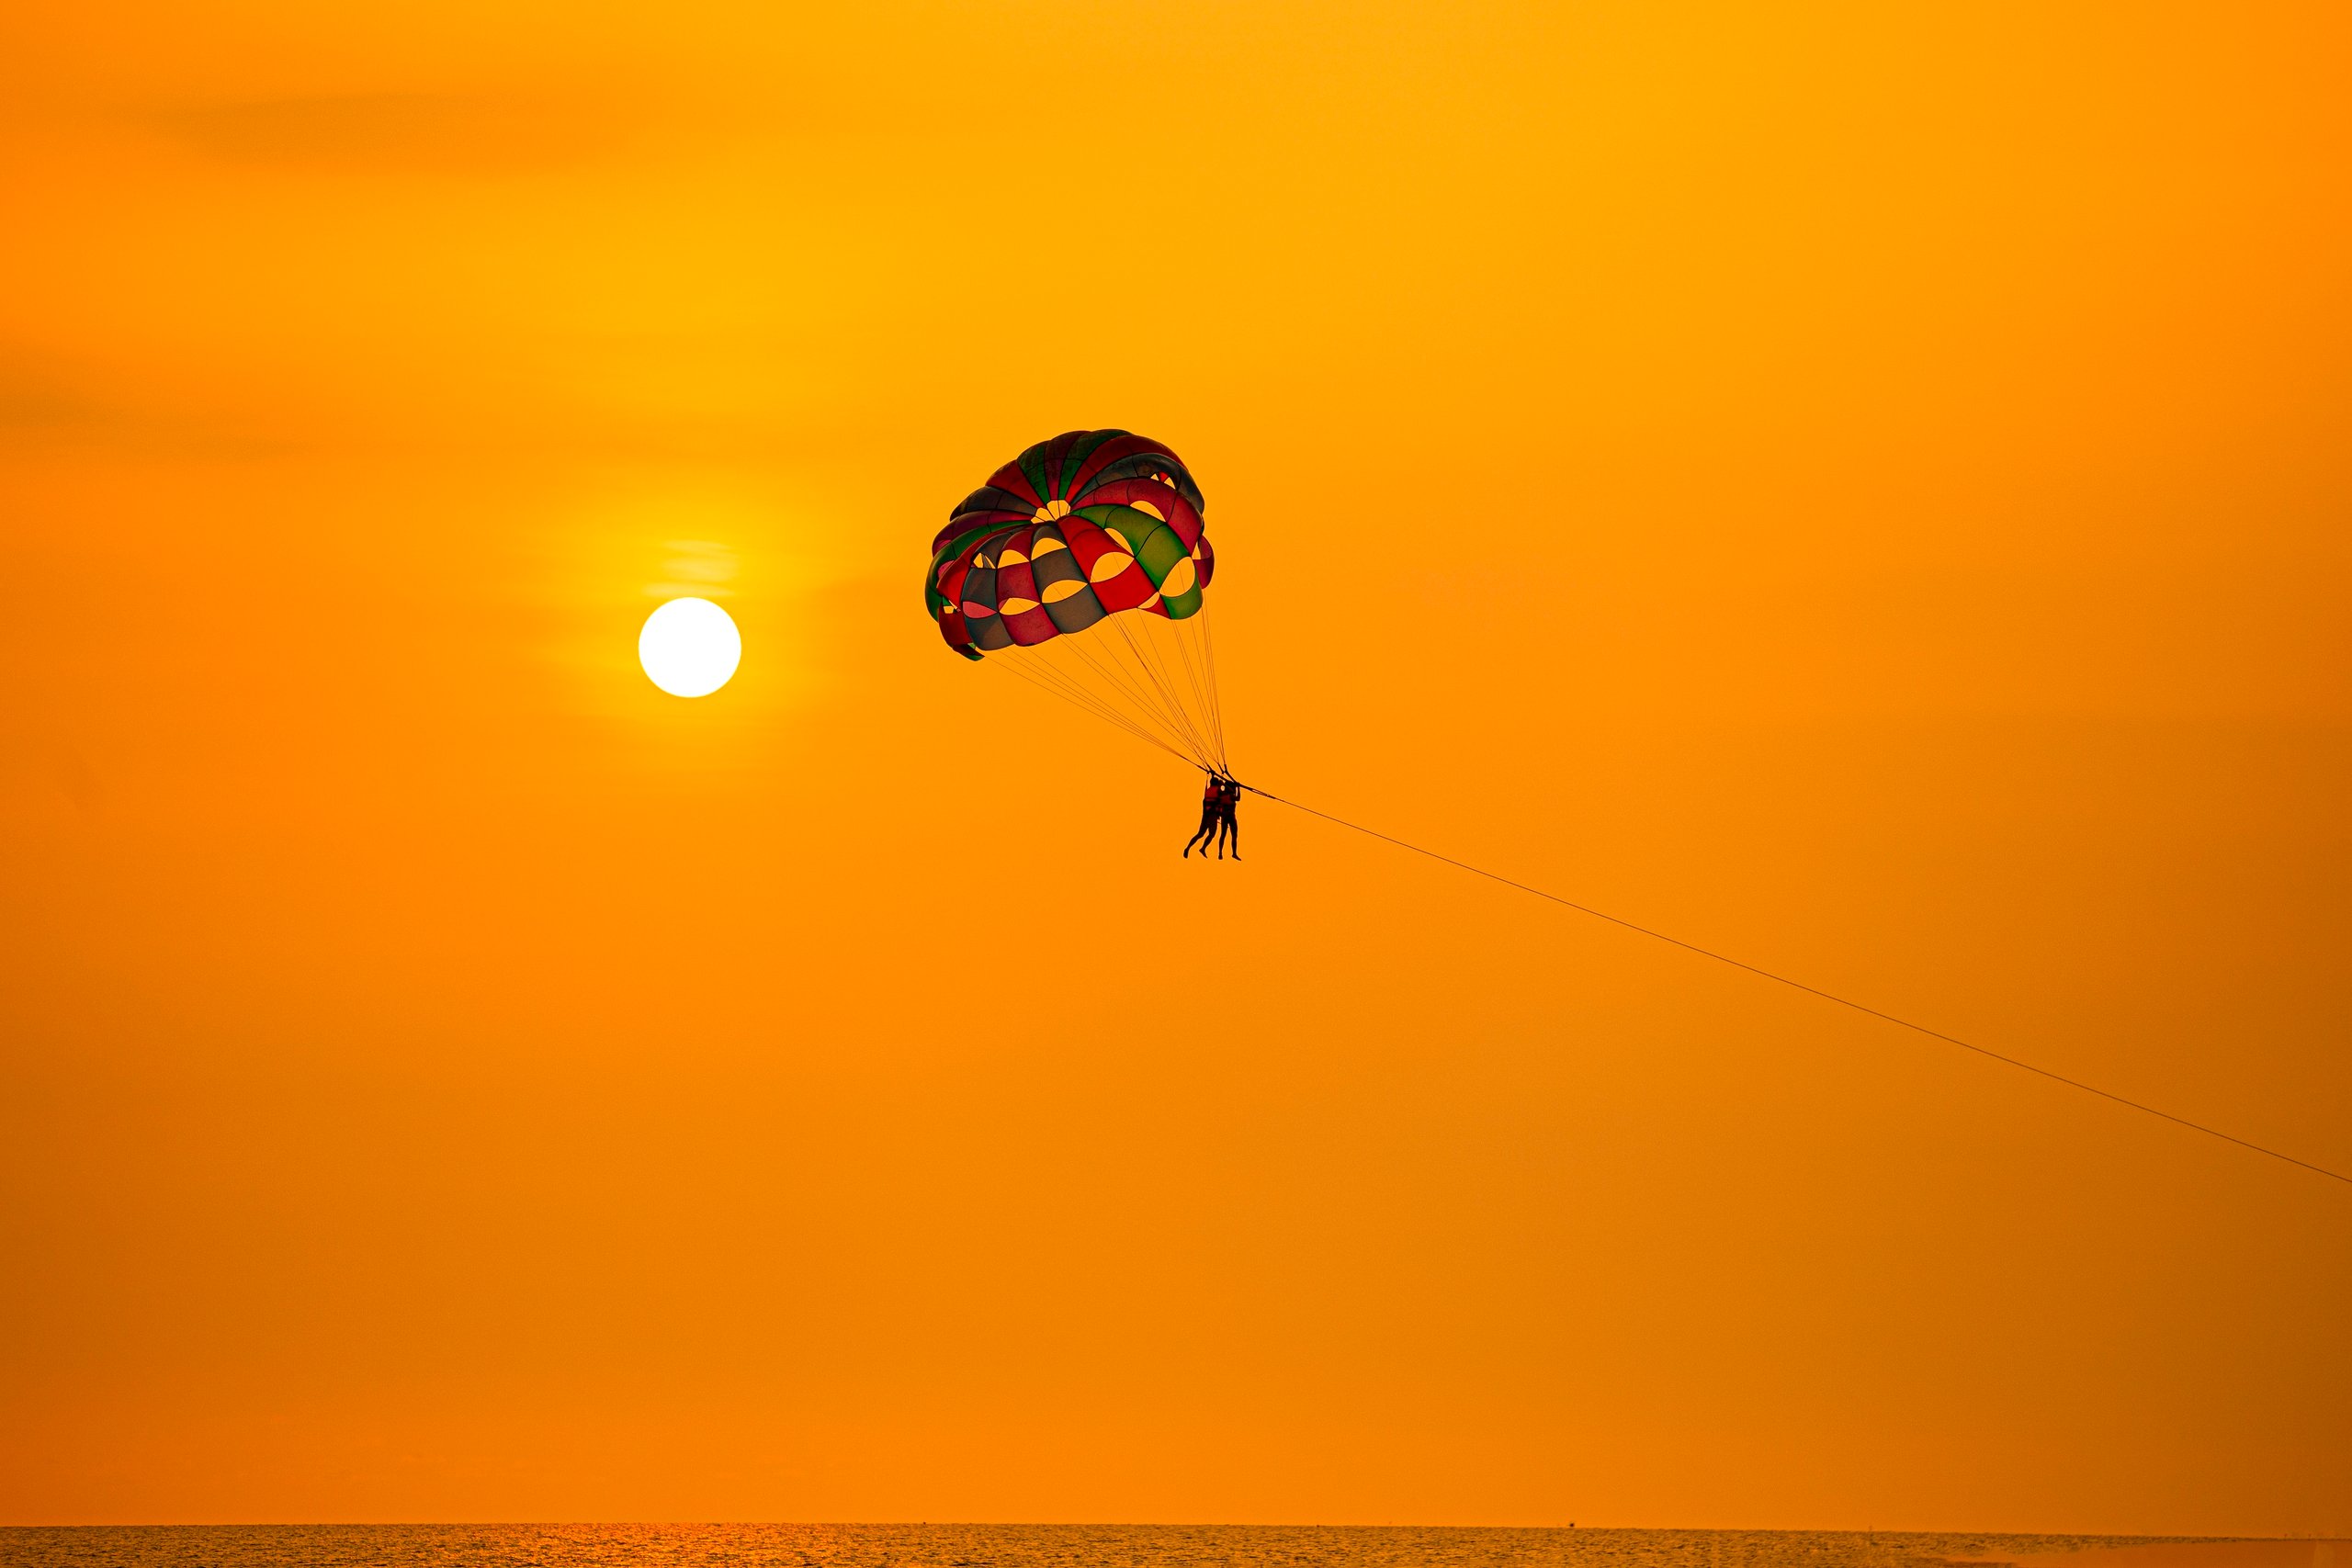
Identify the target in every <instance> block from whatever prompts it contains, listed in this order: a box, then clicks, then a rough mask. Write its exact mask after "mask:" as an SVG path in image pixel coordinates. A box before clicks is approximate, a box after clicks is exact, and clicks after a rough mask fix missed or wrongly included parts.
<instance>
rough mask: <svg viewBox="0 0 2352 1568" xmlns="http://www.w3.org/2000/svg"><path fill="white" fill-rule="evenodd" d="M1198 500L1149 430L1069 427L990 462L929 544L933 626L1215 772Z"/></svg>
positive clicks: (1209, 573)
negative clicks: (1002, 461)
mask: <svg viewBox="0 0 2352 1568" xmlns="http://www.w3.org/2000/svg"><path fill="white" fill-rule="evenodd" d="M1206 507H1207V503H1206V502H1205V501H1204V500H1203V498H1202V495H1201V488H1200V486H1199V485H1198V484H1196V483H1194V482H1193V476H1192V474H1191V472H1190V471H1189V470H1188V469H1187V468H1185V467H1184V463H1183V460H1182V458H1180V457H1177V456H1176V454H1175V453H1174V452H1173V451H1171V450H1170V449H1169V448H1168V447H1167V446H1162V445H1161V444H1160V443H1159V442H1157V441H1154V440H1151V439H1150V438H1149V437H1148V436H1142V435H1134V434H1129V433H1127V432H1126V431H1124V430H1073V431H1069V432H1068V433H1067V434H1061V435H1057V436H1055V437H1054V438H1053V439H1052V440H1050V441H1041V442H1039V443H1038V444H1037V445H1036V446H1032V447H1030V448H1029V449H1028V450H1027V451H1025V452H1023V453H1022V454H1021V456H1020V457H1015V458H1014V459H1013V460H1012V462H1010V463H1007V464H1006V465H1005V466H1004V467H1003V468H999V469H998V470H997V471H996V472H995V473H994V474H993V475H992V476H990V477H989V482H988V483H987V484H985V485H982V486H981V487H980V488H979V489H978V490H976V491H973V492H972V493H971V494H970V495H967V496H966V497H965V498H964V499H963V501H961V502H958V503H957V504H956V507H955V508H954V509H953V510H952V511H951V512H950V513H949V514H948V520H947V526H946V527H944V528H943V529H941V530H940V531H939V534H938V536H937V537H935V538H934V539H933V540H932V555H931V570H930V573H929V575H928V576H927V577H926V579H925V581H924V584H923V596H924V601H925V604H926V605H927V606H928V608H929V610H930V612H931V615H932V618H933V622H934V623H935V624H936V625H937V626H938V627H939V632H940V636H942V637H944V638H945V639H946V641H947V646H948V647H950V648H952V649H956V652H958V653H960V654H962V655H963V656H964V657H965V658H967V659H971V660H982V659H986V660H989V662H993V663H1000V664H1001V665H1003V666H1004V667H1005V668H1007V669H1010V670H1012V671H1013V672H1014V673H1016V674H1019V675H1021V676H1023V678H1025V679H1027V680H1030V681H1032V682H1035V683H1036V684H1038V685H1041V686H1044V687H1045V688H1046V690H1048V691H1051V692H1053V693H1054V694H1056V695H1057V696H1059V697H1062V698H1064V699H1065V700H1067V701H1069V702H1071V703H1074V704H1076V705H1079V706H1080V707H1082V708H1085V709H1086V710H1087V711H1089V712H1091V713H1092V714H1094V715H1095V716H1097V717H1099V718H1103V719H1105V720H1107V721H1108V722H1111V723H1114V724H1117V725H1119V726H1120V727H1121V728H1125V729H1126V730H1128V731H1129V732H1130V733H1133V734H1135V735H1136V736H1138V737H1139V738H1141V739H1146V740H1148V741H1150V742H1151V743H1153V744H1154V745H1157V746H1160V747H1162V748H1164V749H1166V750H1170V751H1172V752H1174V753H1176V754H1177V755H1178V756H1180V757H1182V758H1184V759H1185V760H1186V761H1191V762H1193V763H1195V764H1196V765H1198V766H1200V767H1202V768H1205V769H1207V770H1208V771H1210V772H1211V773H1230V770H1229V768H1228V767H1227V761H1226V749H1225V722H1224V716H1223V714H1222V713H1221V712H1220V710H1219V705H1218V703H1217V694H1216V646H1215V644H1214V642H1213V641H1212V640H1211V637H1210V633H1209V621H1208V615H1207V609H1208V600H1207V590H1208V586H1209V581H1210V580H1211V579H1212V578H1213V577H1214V576H1215V575H1216V551H1215V550H1213V549H1211V548H1210V547H1209V540H1208V530H1207V525H1206V524H1205V523H1204V521H1203V520H1202V513H1204V511H1205V510H1206Z"/></svg>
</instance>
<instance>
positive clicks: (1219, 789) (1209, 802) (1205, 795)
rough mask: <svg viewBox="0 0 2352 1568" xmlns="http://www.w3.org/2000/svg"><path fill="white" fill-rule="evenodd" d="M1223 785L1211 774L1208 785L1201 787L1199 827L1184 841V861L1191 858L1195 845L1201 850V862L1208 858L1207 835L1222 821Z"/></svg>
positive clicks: (1221, 781)
mask: <svg viewBox="0 0 2352 1568" xmlns="http://www.w3.org/2000/svg"><path fill="white" fill-rule="evenodd" d="M1224 785H1225V781H1224V780H1222V779H1220V778H1218V777H1217V776H1216V774H1215V773H1211V774H1210V775H1209V778H1208V783H1206V784H1204V785H1202V786H1201V825H1200V827H1199V828H1198V829H1195V830H1194V831H1193V836H1192V837H1191V838H1190V839H1187V840H1185V841H1184V858H1185V859H1186V860H1191V859H1192V858H1193V845H1195V844H1198V845H1199V846H1200V848H1201V858H1202V859H1203V860H1206V859H1208V858H1209V835H1210V834H1212V833H1214V832H1216V829H1217V824H1218V822H1219V821H1220V820H1221V819H1222V818H1221V815H1220V814H1221V810H1222V807H1224V804H1225V795H1224Z"/></svg>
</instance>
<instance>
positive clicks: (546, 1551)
mask: <svg viewBox="0 0 2352 1568" xmlns="http://www.w3.org/2000/svg"><path fill="white" fill-rule="evenodd" d="M2179 1539H2182V1538H2178V1537H2149V1536H2052V1535H1944V1534H1937V1535H1924V1534H1897V1533H1892V1532H1879V1533H1873V1534H1864V1533H1861V1532H1859V1531H1851V1532H1849V1531H1805V1530H1648V1529H1419V1528H1414V1527H1400V1526H1351V1527H1320V1526H1297V1527H1290V1526H1255V1525H1214V1526H1191V1525H145V1526H81V1527H74V1528H61V1529H0V1564H5V1565H6V1568H52V1565H56V1568H64V1565H67V1564H73V1565H76V1568H83V1565H86V1568H183V1565H186V1568H196V1565H198V1564H201V1565H203V1568H457V1565H460V1564H463V1565H469V1568H470V1565H472V1564H484V1565H487V1568H592V1565H593V1568H637V1565H639V1564H645V1565H648V1568H652V1565H656V1564H660V1565H663V1568H668V1565H673V1564H696V1565H699V1564H704V1563H710V1564H726V1565H728V1568H1945V1565H1946V1564H1948V1563H1953V1562H1962V1561H1965V1560H1969V1559H1982V1558H2007V1557H2016V1556H2020V1555H2024V1554H2027V1553H2031V1552H2053V1551H2080V1550H2084V1549H2087V1548H2095V1547H2106V1546H2143V1545H2154V1544H2157V1543H2158V1542H2159V1541H2168V1540H2179Z"/></svg>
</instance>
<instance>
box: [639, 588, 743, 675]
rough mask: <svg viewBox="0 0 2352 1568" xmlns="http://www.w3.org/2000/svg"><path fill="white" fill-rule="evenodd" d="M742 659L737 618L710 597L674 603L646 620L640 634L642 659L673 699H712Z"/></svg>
mask: <svg viewBox="0 0 2352 1568" xmlns="http://www.w3.org/2000/svg"><path fill="white" fill-rule="evenodd" d="M742 660H743V638H742V636H741V633H739V632H737V631H736V629H735V621H734V618H733V617H732V616H730V615H728V613H727V612H726V611H724V610H722V609H720V608H719V607H718V605H716V604H712V603H711V602H710V601H709V600H707V599H673V600H671V601H670V602H669V603H668V604H663V605H662V606H661V607H660V608H659V609H656V610H655V611H654V612H653V614H651V615H648V616H646V617H645V629H644V630H642V631H640V632H639V633H638V634H637V661H638V662H639V664H642V665H643V666H645V673H646V676H647V678H648V679H649V680H650V681H651V682H653V683H654V684H655V685H657V686H659V687H661V688H662V690H663V691H665V692H667V693H669V694H671V695H672V696H673V697H707V696H708V695H710V694H711V693H713V692H715V691H717V690H718V688H719V687H721V686H724V685H725V684H727V682H729V680H730V679H732V678H733V676H734V674H735V666H736V665H738V664H740V663H741V662H742Z"/></svg>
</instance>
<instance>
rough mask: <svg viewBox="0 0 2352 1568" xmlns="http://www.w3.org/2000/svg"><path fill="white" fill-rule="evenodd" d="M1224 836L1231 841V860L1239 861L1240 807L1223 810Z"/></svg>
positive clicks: (1229, 807)
mask: <svg viewBox="0 0 2352 1568" xmlns="http://www.w3.org/2000/svg"><path fill="white" fill-rule="evenodd" d="M1225 836H1226V837H1227V838H1228V839H1231V840H1233V858H1234V859H1235V860H1239V859H1240V858H1241V807H1239V806H1238V805H1235V806H1228V807H1226V808H1225Z"/></svg>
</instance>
